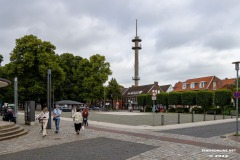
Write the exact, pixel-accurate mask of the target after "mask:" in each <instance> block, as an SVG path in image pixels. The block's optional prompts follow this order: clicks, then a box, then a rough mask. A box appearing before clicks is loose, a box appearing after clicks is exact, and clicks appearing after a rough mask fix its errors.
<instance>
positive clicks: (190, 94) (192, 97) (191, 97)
mask: <svg viewBox="0 0 240 160" xmlns="http://www.w3.org/2000/svg"><path fill="white" fill-rule="evenodd" d="M196 95H197V92H196V91H186V92H182V97H181V99H182V104H183V105H188V106H189V107H190V106H193V105H196Z"/></svg>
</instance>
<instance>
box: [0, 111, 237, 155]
mask: <svg viewBox="0 0 240 160" xmlns="http://www.w3.org/2000/svg"><path fill="white" fill-rule="evenodd" d="M234 120H235V119H225V120H216V121H205V122H195V123H187V124H176V125H168V126H129V125H120V124H114V123H106V122H98V121H89V127H86V129H85V130H84V131H81V132H80V135H76V133H75V131H74V127H73V121H72V118H66V117H61V122H60V133H59V134H55V133H54V125H53V123H52V129H49V130H48V135H47V137H45V138H44V139H43V138H42V134H41V132H40V125H39V123H38V122H36V124H35V125H33V126H28V125H24V119H23V113H21V114H19V122H18V123H19V124H20V125H23V126H24V127H25V128H27V129H28V130H29V133H28V134H27V135H25V136H22V137H19V138H17V139H11V140H7V141H2V142H1V143H0V145H1V151H0V155H2V154H7V153H14V152H19V151H26V150H32V149H37V148H46V147H48V146H49V147H50V146H53V145H56V146H58V145H60V144H63V145H68V144H69V145H71V142H80V144H82V143H85V144H87V141H89V140H91V141H92V142H93V144H96V145H91V146H89V145H87V146H86V147H87V148H86V149H87V150H92V151H94V150H99V152H98V153H99V155H98V156H100V157H101V156H104V154H106V153H105V152H104V150H101V146H105V141H103V142H99V141H98V140H99V139H98V138H100V137H104V138H107V140H108V142H109V143H108V147H109V150H110V151H111V150H112V151H113V152H112V153H116V154H124V153H126V152H127V151H126V150H123V149H124V148H117V146H118V144H117V143H120V142H123V143H131V144H129V145H134V144H136V146H135V147H136V148H135V149H134V150H135V151H137V150H138V147H140V145H142V144H144V145H147V146H155V147H156V148H155V149H153V148H152V149H150V150H149V151H142V152H141V153H137V152H136V154H135V155H134V154H133V155H132V156H130V157H131V158H129V160H140V159H147V160H152V159H164V158H165V159H189V160H191V159H199V158H196V157H200V158H201V157H202V158H201V159H208V157H209V156H215V155H220V154H221V155H226V156H229V157H230V158H228V159H237V157H239V153H240V149H239V148H238V147H239V142H237V141H233V140H231V139H229V138H225V139H222V138H220V137H212V138H196V137H191V136H182V135H174V134H167V133H162V132H155V131H161V130H168V129H176V128H183V127H194V126H202V125H210V124H214V123H215V124H218V123H227V122H230V121H234ZM115 140H117V141H115ZM3 146H4V147H3ZM68 147H70V146H68ZM125 147H128V145H126V146H125ZM58 148H59V147H58ZM59 149H61V148H59ZM203 149H205V150H207V149H219V150H223V149H233V150H234V152H227V153H222V152H216V153H215V152H213V153H212V152H205V150H204V151H203ZM116 150H117V151H116ZM134 150H133V152H134ZM62 152H64V150H63V151H62ZM51 154H53V153H51ZM81 154H84V153H81ZM101 154H102V155H101ZM107 154H109V153H107ZM95 158H96V157H95ZM110 159H111V158H110Z"/></svg>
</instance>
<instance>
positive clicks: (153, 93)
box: [152, 91, 157, 126]
mask: <svg viewBox="0 0 240 160" xmlns="http://www.w3.org/2000/svg"><path fill="white" fill-rule="evenodd" d="M156 100H157V97H156V92H155V91H152V101H153V107H152V112H153V126H154V125H155V111H156V108H155V103H154V102H155V101H156Z"/></svg>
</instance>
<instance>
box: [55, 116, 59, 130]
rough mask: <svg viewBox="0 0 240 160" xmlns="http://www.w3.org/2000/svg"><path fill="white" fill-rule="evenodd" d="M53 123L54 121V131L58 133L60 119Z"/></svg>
mask: <svg viewBox="0 0 240 160" xmlns="http://www.w3.org/2000/svg"><path fill="white" fill-rule="evenodd" d="M54 121H55V126H56V131H57V132H59V123H60V118H56V119H55V120H54Z"/></svg>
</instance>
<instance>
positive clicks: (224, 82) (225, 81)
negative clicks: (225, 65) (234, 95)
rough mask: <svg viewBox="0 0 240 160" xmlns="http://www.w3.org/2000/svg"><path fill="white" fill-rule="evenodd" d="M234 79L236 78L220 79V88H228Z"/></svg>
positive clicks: (233, 82)
mask: <svg viewBox="0 0 240 160" xmlns="http://www.w3.org/2000/svg"><path fill="white" fill-rule="evenodd" d="M235 81H236V78H230V79H228V78H225V79H223V80H222V86H221V88H229V86H231V85H234V84H235Z"/></svg>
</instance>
